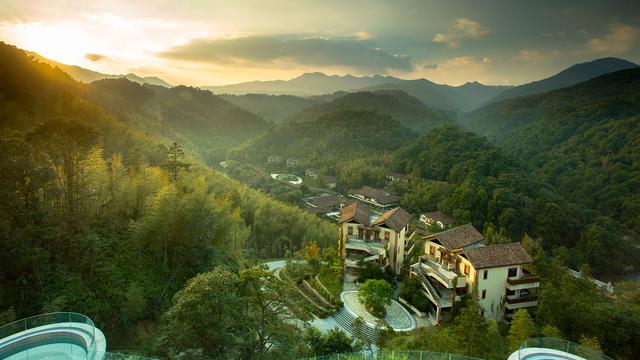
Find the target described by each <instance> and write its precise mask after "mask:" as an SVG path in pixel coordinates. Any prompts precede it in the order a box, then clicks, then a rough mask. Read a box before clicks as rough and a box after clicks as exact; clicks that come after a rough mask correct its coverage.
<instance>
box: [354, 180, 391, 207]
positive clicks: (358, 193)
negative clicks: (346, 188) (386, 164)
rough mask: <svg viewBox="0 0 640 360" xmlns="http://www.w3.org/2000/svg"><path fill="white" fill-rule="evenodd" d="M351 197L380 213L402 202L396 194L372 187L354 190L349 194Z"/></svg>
mask: <svg viewBox="0 0 640 360" xmlns="http://www.w3.org/2000/svg"><path fill="white" fill-rule="evenodd" d="M349 196H351V197H352V198H354V199H356V200H358V201H361V202H365V203H367V204H368V205H370V206H371V207H373V208H374V209H376V210H379V211H386V210H389V209H391V208H394V207H396V206H398V203H399V202H400V197H399V196H397V195H396V194H394V193H392V192H390V191H387V190H384V189H376V188H373V187H370V186H363V187H362V188H360V189H358V190H353V191H351V192H349Z"/></svg>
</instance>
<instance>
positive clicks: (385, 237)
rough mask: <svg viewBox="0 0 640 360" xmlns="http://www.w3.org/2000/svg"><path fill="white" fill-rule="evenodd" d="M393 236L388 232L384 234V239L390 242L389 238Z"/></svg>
mask: <svg viewBox="0 0 640 360" xmlns="http://www.w3.org/2000/svg"><path fill="white" fill-rule="evenodd" d="M390 236H391V234H390V233H389V232H388V231H385V232H384V239H385V240H389V237H390Z"/></svg>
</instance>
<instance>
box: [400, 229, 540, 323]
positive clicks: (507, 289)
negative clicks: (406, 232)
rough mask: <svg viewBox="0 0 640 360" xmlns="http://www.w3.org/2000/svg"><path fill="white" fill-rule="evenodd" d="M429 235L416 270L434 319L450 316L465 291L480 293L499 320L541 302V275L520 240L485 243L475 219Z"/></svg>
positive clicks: (487, 309) (492, 316) (491, 315)
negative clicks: (531, 268)
mask: <svg viewBox="0 0 640 360" xmlns="http://www.w3.org/2000/svg"><path fill="white" fill-rule="evenodd" d="M424 240H425V244H424V246H425V248H424V255H423V256H421V257H420V260H419V261H418V262H417V263H415V264H413V265H411V270H410V274H411V276H416V277H417V278H418V279H419V280H420V283H421V285H422V289H421V291H422V293H423V294H424V295H425V297H426V298H427V299H428V300H429V302H430V304H431V306H432V309H433V312H432V314H431V319H432V321H433V322H434V323H440V322H446V321H448V320H450V319H451V311H452V308H453V304H454V303H455V302H456V301H460V300H461V298H462V296H463V295H465V294H475V296H477V297H478V301H479V303H480V306H481V307H482V313H483V315H484V317H485V318H487V319H492V320H498V321H499V320H506V321H509V320H510V319H511V318H512V317H513V314H514V313H515V311H516V310H518V309H521V308H530V307H534V306H536V305H537V304H538V301H537V297H536V294H535V289H536V288H538V287H539V286H540V279H539V278H538V277H537V276H534V275H532V274H531V273H530V272H529V271H527V270H526V269H525V268H524V267H525V266H526V265H529V264H531V263H532V262H533V260H532V258H531V256H529V254H527V252H526V250H525V249H524V248H523V247H522V245H521V244H520V243H511V244H496V245H487V246H485V245H483V244H482V241H483V240H484V237H483V236H482V234H481V233H480V232H478V230H476V229H475V228H474V227H473V225H471V224H467V225H462V226H458V227H455V228H452V229H449V230H445V231H442V232H439V233H436V234H431V235H428V236H426V237H425V238H424Z"/></svg>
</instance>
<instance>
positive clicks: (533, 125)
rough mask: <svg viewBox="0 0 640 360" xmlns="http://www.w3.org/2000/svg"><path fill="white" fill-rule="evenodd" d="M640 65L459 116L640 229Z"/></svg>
mask: <svg viewBox="0 0 640 360" xmlns="http://www.w3.org/2000/svg"><path fill="white" fill-rule="evenodd" d="M638 113H640V69H638V68H636V69H629V70H622V71H618V72H615V73H611V74H607V75H603V76H600V77H598V78H595V79H592V80H589V81H587V82H584V83H580V84H577V85H575V86H572V87H570V88H565V89H560V90H556V91H552V92H549V93H546V94H541V95H534V96H528V97H523V98H518V99H512V100H507V101H503V102H500V103H496V104H491V105H489V106H486V107H485V108H482V109H480V110H478V111H475V112H472V113H469V114H467V115H466V116H464V117H462V119H461V121H462V122H463V124H464V125H465V126H467V127H468V128H470V129H472V130H474V131H475V132H477V133H479V134H481V135H485V136H487V137H488V138H489V139H491V140H492V141H494V142H495V143H497V144H498V145H500V146H501V147H502V148H503V149H504V150H505V152H506V153H507V154H509V155H512V156H513V157H514V158H516V159H519V160H521V161H522V162H523V163H524V164H526V165H527V166H528V167H529V168H530V169H531V170H532V172H534V173H535V174H536V175H537V177H538V178H539V179H541V180H543V181H545V182H548V183H550V184H552V185H554V186H556V187H557V189H558V191H559V193H561V194H563V195H564V196H565V197H566V198H567V199H569V200H571V201H572V202H575V203H579V204H581V205H582V206H584V207H586V208H591V209H595V210H598V211H599V212H601V213H602V214H604V215H607V216H609V217H611V218H613V219H616V220H617V221H620V222H622V223H624V224H626V225H627V228H628V229H630V230H633V231H634V232H635V233H636V234H638V233H640V220H639V219H640V211H639V210H638V205H637V204H638V200H639V198H638V191H637V189H638V188H639V182H638V181H639V180H638V179H640V168H639V167H638V163H639V162H638V152H639V149H640V144H639V141H640V126H638V125H639V124H640V121H639V119H638V117H637V114H638Z"/></svg>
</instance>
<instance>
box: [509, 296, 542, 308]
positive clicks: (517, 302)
mask: <svg viewBox="0 0 640 360" xmlns="http://www.w3.org/2000/svg"><path fill="white" fill-rule="evenodd" d="M536 305H538V297H537V296H535V295H533V294H531V295H527V296H521V297H518V298H516V297H507V298H506V299H505V307H506V308H507V309H509V310H517V309H522V308H528V307H533V306H536Z"/></svg>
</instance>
